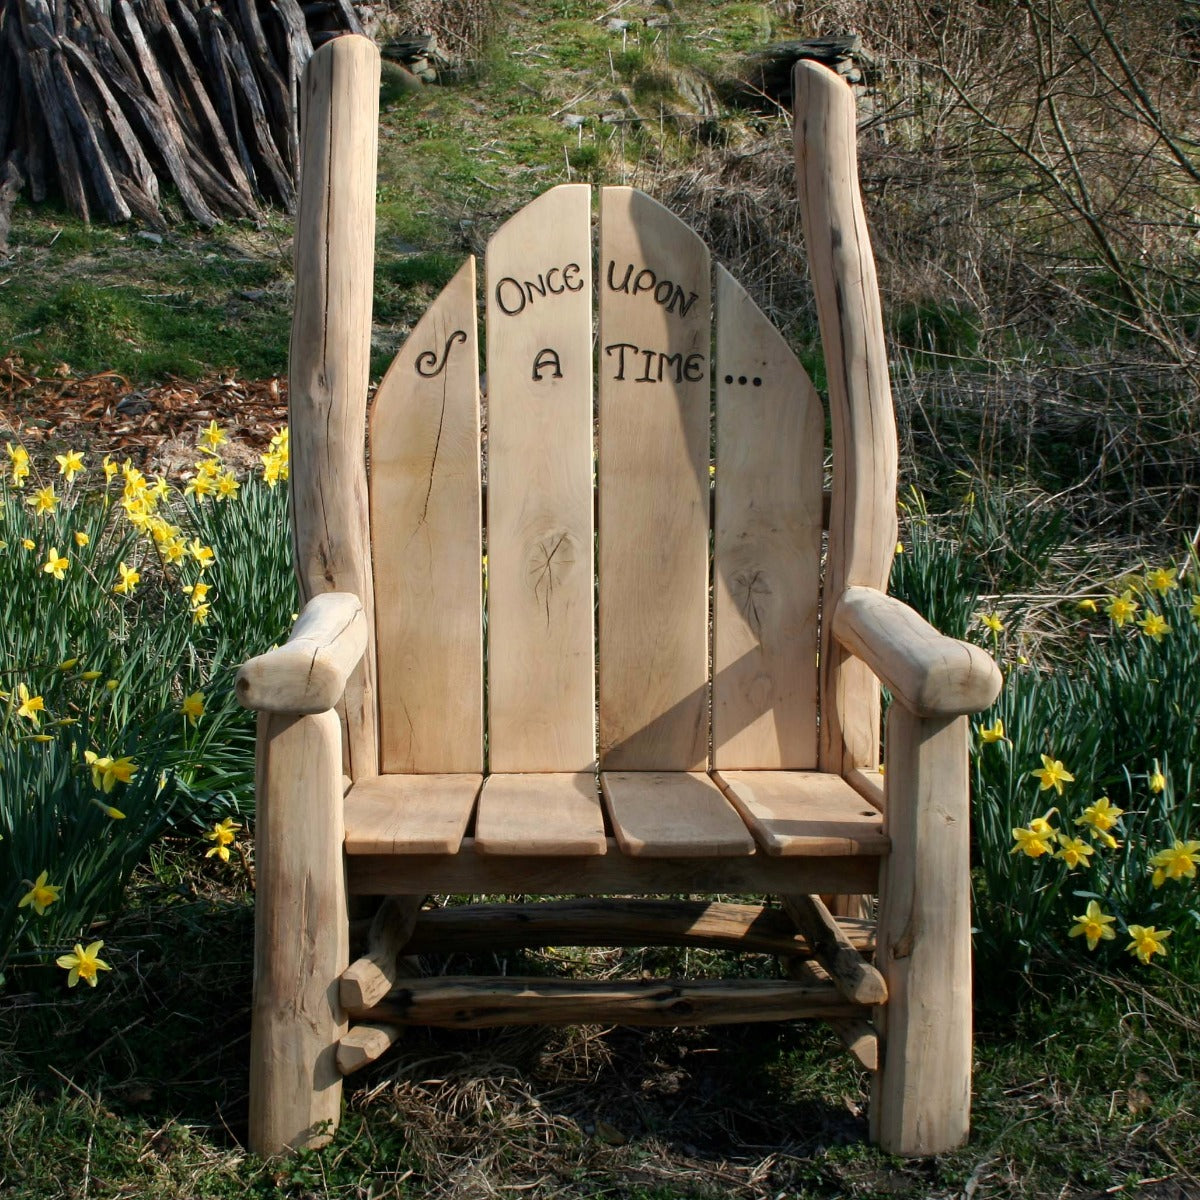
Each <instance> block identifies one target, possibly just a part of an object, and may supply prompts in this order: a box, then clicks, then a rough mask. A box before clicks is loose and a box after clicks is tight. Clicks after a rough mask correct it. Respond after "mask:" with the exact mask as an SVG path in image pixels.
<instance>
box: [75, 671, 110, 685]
mask: <svg viewBox="0 0 1200 1200" xmlns="http://www.w3.org/2000/svg"><path fill="white" fill-rule="evenodd" d="M103 674H104V672H103V671H82V672H80V675H79V678H80V679H83V680H86V681H87V682H88V683H94V682H95V681H96V680H97V679H99V678H100V676H101V675H103Z"/></svg>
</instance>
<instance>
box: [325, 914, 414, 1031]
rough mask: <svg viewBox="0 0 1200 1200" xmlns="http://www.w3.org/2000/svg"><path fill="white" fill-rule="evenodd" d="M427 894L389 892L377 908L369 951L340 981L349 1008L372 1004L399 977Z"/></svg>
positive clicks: (353, 1008)
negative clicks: (401, 959) (394, 894)
mask: <svg viewBox="0 0 1200 1200" xmlns="http://www.w3.org/2000/svg"><path fill="white" fill-rule="evenodd" d="M424 899H425V897H424V896H388V897H386V898H385V900H384V901H383V903H382V904H381V905H380V906H379V908H378V909H377V910H376V913H375V916H374V918H373V919H372V921H371V930H370V933H369V934H368V938H367V953H366V954H365V955H363V957H362V958H357V959H355V960H354V962H352V963H351V964H350V965H349V966H348V967H347V968H346V969H345V971H343V972H342V978H341V980H340V981H339V982H338V997H339V999H340V1000H341V1003H342V1007H343V1008H344V1009H345V1010H346V1011H347V1012H357V1011H359V1010H361V1009H364V1008H370V1007H371V1005H372V1004H374V1003H375V1002H376V1001H377V1000H382V999H383V998H384V996H386V995H387V994H388V992H390V991H391V990H392V988H393V987H395V985H396V981H397V980H398V979H399V978H400V970H399V967H398V963H399V960H400V952H401V951H402V950H403V949H404V947H405V946H406V944H407V943H408V939H409V936H410V935H411V934H412V931H413V927H414V926H415V925H416V923H417V913H418V912H419V911H420V908H421V904H422V903H423V902H424Z"/></svg>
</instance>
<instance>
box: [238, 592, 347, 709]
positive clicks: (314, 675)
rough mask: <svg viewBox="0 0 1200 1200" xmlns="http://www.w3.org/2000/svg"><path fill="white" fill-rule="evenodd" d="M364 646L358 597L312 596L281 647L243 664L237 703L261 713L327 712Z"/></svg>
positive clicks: (343, 688) (333, 593) (337, 595)
mask: <svg viewBox="0 0 1200 1200" xmlns="http://www.w3.org/2000/svg"><path fill="white" fill-rule="evenodd" d="M366 648H367V618H366V615H365V614H364V612H363V606H362V604H361V602H360V601H359V599H358V597H357V596H354V595H352V594H351V593H349V592H324V593H322V594H321V595H319V596H314V597H313V598H312V599H311V600H310V601H309V602H308V603H307V604H306V605H305V606H304V611H303V612H302V613H301V614H300V617H299V619H298V620H297V621H296V624H295V625H294V626H293V627H292V633H291V636H290V637H289V638H288V640H287V642H286V643H284V645H282V646H278V647H276V648H275V649H274V650H268V651H267V653H266V654H260V655H258V657H257V658H252V659H250V661H249V662H247V663H245V664H244V665H243V666H242V669H241V670H240V671H239V672H238V675H237V685H236V687H237V698H238V701H239V702H240V703H241V704H242V706H243V707H244V708H250V709H256V710H258V711H259V712H273V713H292V714H298V715H304V714H311V713H320V712H328V711H329V709H331V708H333V707H334V706H335V705H336V704H337V703H338V702H339V701H340V700H341V698H342V694H343V693H344V692H345V690H346V681H347V679H349V677H350V673H351V672H352V671H353V670H354V668H355V667H356V666H357V665H358V663H359V661H360V660H361V659H362V656H363V653H364V652H365V650H366Z"/></svg>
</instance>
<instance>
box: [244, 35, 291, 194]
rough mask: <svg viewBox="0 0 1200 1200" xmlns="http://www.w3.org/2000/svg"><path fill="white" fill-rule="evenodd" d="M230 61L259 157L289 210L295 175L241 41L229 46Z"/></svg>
mask: <svg viewBox="0 0 1200 1200" xmlns="http://www.w3.org/2000/svg"><path fill="white" fill-rule="evenodd" d="M229 53H230V60H231V63H232V65H233V71H234V78H235V79H236V80H237V83H238V87H239V88H240V90H241V93H242V98H243V99H244V101H245V103H246V106H247V108H248V110H249V112H250V133H251V134H252V135H253V138H252V141H253V145H254V146H255V148H256V150H257V152H258V157H259V159H260V160H261V162H262V164H263V166H264V167H265V168H266V170H267V173H268V174H269V175H270V177H271V180H272V182H273V183H274V185H275V190H276V192H277V193H278V195H279V198H280V199H281V200H282V201H283V203H284V204H285V205H287V207H288V208H291V207H292V205H293V204H294V203H295V199H296V192H295V187H294V186H293V183H292V176H291V172H290V171H288V169H287V167H286V166H285V165H284V162H283V159H282V158H280V157H279V148H278V147H277V146H276V145H275V139H274V138H273V137H272V136H271V127H270V125H269V123H268V121H267V111H266V107H265V104H264V101H263V94H262V91H261V90H260V88H259V85H258V80H257V78H256V77H255V74H254V69H253V67H252V66H251V65H250V59H249V58H248V57H247V55H246V48H245V47H244V46H243V45H242V43H241V42H239V41H237V40H232V41H230V43H229Z"/></svg>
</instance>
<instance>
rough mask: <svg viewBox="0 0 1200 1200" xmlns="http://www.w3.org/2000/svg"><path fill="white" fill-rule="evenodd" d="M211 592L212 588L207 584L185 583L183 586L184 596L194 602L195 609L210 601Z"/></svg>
mask: <svg viewBox="0 0 1200 1200" xmlns="http://www.w3.org/2000/svg"><path fill="white" fill-rule="evenodd" d="M210 591H212V587H211V585H210V584H207V583H192V584H187V583H185V584H184V585H183V594H184V595H185V596H186V597H187V598H188V599H189V600H190V601H191V602H192V607H193V608H194V607H195V606H196V605H197V604H203V603H204V602H205V601H206V600H207V599H208V593H209V592H210Z"/></svg>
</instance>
